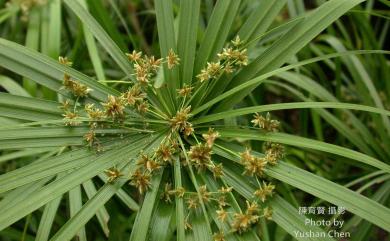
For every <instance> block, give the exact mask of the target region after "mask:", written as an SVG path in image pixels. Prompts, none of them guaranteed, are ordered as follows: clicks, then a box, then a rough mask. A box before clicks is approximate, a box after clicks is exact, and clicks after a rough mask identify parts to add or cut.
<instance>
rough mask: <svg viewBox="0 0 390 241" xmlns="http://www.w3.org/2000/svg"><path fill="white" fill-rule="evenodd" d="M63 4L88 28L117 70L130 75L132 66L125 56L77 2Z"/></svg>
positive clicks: (72, 0)
mask: <svg viewBox="0 0 390 241" xmlns="http://www.w3.org/2000/svg"><path fill="white" fill-rule="evenodd" d="M64 2H65V4H66V5H67V6H68V7H69V8H70V9H71V10H72V11H73V12H74V13H75V14H76V15H77V16H78V17H79V18H80V20H81V21H82V22H83V24H84V25H85V26H86V27H88V30H89V31H91V33H92V34H93V35H94V36H95V38H96V39H97V40H98V41H99V42H100V44H101V45H102V46H103V48H104V49H105V50H106V51H107V53H108V54H110V55H111V57H112V58H113V60H114V61H115V62H116V63H117V64H118V66H119V68H121V69H122V71H123V72H124V73H125V74H126V75H127V76H130V75H131V74H132V66H131V64H130V62H129V60H128V59H127V57H126V55H125V54H124V53H123V52H122V50H121V49H120V48H119V47H118V45H116V43H115V42H114V41H113V40H112V39H111V38H110V36H109V35H108V34H107V33H106V32H105V31H104V29H103V28H102V27H101V26H100V25H99V23H98V22H97V21H96V20H95V19H94V18H93V17H92V16H91V15H90V14H89V13H88V12H87V11H86V10H85V9H84V8H83V6H82V5H81V4H80V3H79V2H78V1H77V0H65V1H64Z"/></svg>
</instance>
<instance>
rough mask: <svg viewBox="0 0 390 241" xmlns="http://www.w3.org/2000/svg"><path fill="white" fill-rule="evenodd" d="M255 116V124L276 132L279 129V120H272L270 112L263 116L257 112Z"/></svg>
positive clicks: (253, 121)
mask: <svg viewBox="0 0 390 241" xmlns="http://www.w3.org/2000/svg"><path fill="white" fill-rule="evenodd" d="M253 118H254V119H253V120H252V121H251V122H252V123H253V126H258V127H260V128H262V129H264V130H266V131H273V132H276V131H278V130H279V125H280V123H279V121H277V120H272V119H271V115H270V113H269V112H268V113H267V115H266V117H263V116H262V115H259V113H256V114H255V115H254V116H253Z"/></svg>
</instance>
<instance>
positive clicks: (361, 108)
mask: <svg viewBox="0 0 390 241" xmlns="http://www.w3.org/2000/svg"><path fill="white" fill-rule="evenodd" d="M303 108H331V109H343V110H344V109H345V110H359V111H367V112H371V113H376V114H383V115H387V116H390V111H387V110H385V109H380V108H376V107H371V106H366V105H358V104H350V103H340V102H292V103H279V104H269V105H261V106H252V107H246V108H240V109H234V110H230V111H224V112H220V113H217V114H211V115H206V116H204V117H200V118H197V119H196V120H195V121H193V124H200V123H205V122H211V121H216V120H221V119H224V118H230V117H236V116H241V115H247V114H251V113H255V112H268V111H274V110H288V109H303Z"/></svg>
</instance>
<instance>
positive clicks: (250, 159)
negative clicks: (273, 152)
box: [240, 149, 267, 176]
mask: <svg viewBox="0 0 390 241" xmlns="http://www.w3.org/2000/svg"><path fill="white" fill-rule="evenodd" d="M240 155H241V163H242V165H243V166H244V168H245V172H244V174H246V175H250V176H254V175H257V176H263V174H264V170H265V167H266V165H267V159H266V158H264V157H257V156H253V155H251V153H250V150H249V149H246V150H245V151H244V152H242V153H240Z"/></svg>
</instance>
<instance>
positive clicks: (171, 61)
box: [167, 49, 180, 69]
mask: <svg viewBox="0 0 390 241" xmlns="http://www.w3.org/2000/svg"><path fill="white" fill-rule="evenodd" d="M179 62H180V58H179V56H177V54H175V52H174V51H173V49H170V50H169V52H168V56H167V63H168V69H173V68H174V67H175V66H176V65H178V64H179Z"/></svg>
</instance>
